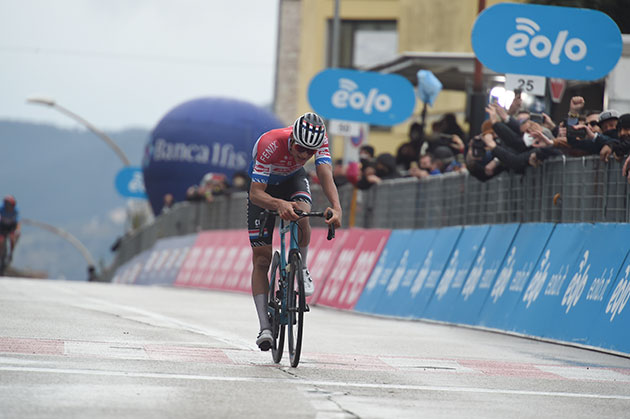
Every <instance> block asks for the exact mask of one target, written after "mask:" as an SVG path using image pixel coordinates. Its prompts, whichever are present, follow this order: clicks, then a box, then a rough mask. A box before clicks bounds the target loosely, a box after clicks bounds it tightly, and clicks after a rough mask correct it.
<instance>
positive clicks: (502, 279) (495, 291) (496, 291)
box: [490, 246, 516, 303]
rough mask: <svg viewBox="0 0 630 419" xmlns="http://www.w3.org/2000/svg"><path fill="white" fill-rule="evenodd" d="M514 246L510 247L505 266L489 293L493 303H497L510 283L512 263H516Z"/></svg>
mask: <svg viewBox="0 0 630 419" xmlns="http://www.w3.org/2000/svg"><path fill="white" fill-rule="evenodd" d="M515 259H516V246H514V247H512V250H510V255H509V256H508V258H507V261H506V262H505V266H504V267H503V269H501V273H499V277H498V278H497V280H496V282H495V283H494V287H492V292H491V293H490V297H491V298H492V301H493V302H494V303H496V302H497V300H498V299H499V298H501V296H502V295H503V293H504V292H505V288H506V287H507V284H508V283H509V282H510V278H511V277H512V272H513V271H514V263H515V262H516V260H515Z"/></svg>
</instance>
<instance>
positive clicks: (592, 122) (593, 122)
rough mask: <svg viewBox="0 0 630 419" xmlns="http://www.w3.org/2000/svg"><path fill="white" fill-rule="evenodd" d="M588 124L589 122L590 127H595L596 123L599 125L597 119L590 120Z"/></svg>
mask: <svg viewBox="0 0 630 419" xmlns="http://www.w3.org/2000/svg"><path fill="white" fill-rule="evenodd" d="M588 124H589V125H590V126H592V127H596V126H598V125H599V122H597V121H591V122H589V123H588Z"/></svg>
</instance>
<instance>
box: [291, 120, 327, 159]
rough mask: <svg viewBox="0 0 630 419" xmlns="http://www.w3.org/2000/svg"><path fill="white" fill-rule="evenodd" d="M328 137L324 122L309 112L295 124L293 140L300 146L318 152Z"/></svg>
mask: <svg viewBox="0 0 630 419" xmlns="http://www.w3.org/2000/svg"><path fill="white" fill-rule="evenodd" d="M324 137H326V125H324V120H323V119H322V118H321V117H320V116H319V115H317V114H316V113H313V112H307V113H305V114H304V115H302V116H300V117H299V118H298V119H296V120H295V123H294V124H293V139H294V140H295V142H296V143H297V144H298V145H301V146H302V147H305V148H310V149H311V150H317V149H318V148H319V147H320V146H321V145H322V143H323V142H324Z"/></svg>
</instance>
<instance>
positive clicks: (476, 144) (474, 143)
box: [470, 136, 486, 158]
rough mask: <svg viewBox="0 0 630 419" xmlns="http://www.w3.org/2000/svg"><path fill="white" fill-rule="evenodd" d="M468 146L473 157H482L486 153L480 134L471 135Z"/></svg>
mask: <svg viewBox="0 0 630 419" xmlns="http://www.w3.org/2000/svg"><path fill="white" fill-rule="evenodd" d="M470 148H471V150H472V151H471V153H472V156H473V157H477V158H483V157H484V156H485V155H486V144H485V143H484V142H483V140H482V139H481V137H480V136H476V137H473V139H472V140H470Z"/></svg>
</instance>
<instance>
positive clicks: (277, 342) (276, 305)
mask: <svg viewBox="0 0 630 419" xmlns="http://www.w3.org/2000/svg"><path fill="white" fill-rule="evenodd" d="M280 278H281V272H280V253H279V252H277V251H276V252H275V253H274V254H273V259H272V261H271V271H270V273H269V294H268V295H269V300H268V302H267V304H268V307H269V308H268V310H269V320H270V322H271V334H272V335H273V342H272V343H271V356H272V357H273V362H275V363H276V364H277V363H279V362H280V360H281V359H282V350H283V348H284V331H285V328H284V325H283V324H282V315H283V313H282V299H283V298H282V296H283V294H284V292H285V290H282V289H281V285H280V282H281V281H280Z"/></svg>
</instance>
